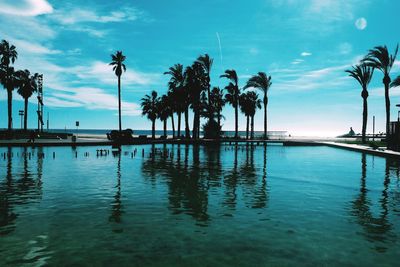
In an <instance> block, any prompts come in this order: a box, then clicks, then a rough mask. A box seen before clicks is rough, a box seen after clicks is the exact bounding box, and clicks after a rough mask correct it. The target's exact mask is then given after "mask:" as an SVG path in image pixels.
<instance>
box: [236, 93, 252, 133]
mask: <svg viewBox="0 0 400 267" xmlns="http://www.w3.org/2000/svg"><path fill="white" fill-rule="evenodd" d="M239 108H240V111H241V112H242V113H243V114H244V115H245V116H246V139H249V125H250V124H249V123H250V111H249V109H250V101H249V98H248V97H247V94H246V93H243V94H241V95H240V96H239Z"/></svg>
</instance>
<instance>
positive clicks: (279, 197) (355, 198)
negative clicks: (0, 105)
mask: <svg viewBox="0 0 400 267" xmlns="http://www.w3.org/2000/svg"><path fill="white" fill-rule="evenodd" d="M98 149H102V148H101V147H78V148H75V149H74V148H61V147H60V148H57V147H48V148H0V155H1V156H2V157H1V158H0V265H1V266H21V265H24V266H45V265H46V266H47V265H51V266H71V265H73V266H75V265H76V266H81V265H90V266H321V265H325V266H344V265H346V266H398V264H399V258H400V179H399V174H400V171H399V162H398V161H396V160H393V159H385V158H381V157H374V156H371V155H365V154H361V153H357V152H351V151H346V150H340V149H335V148H329V147H323V146H321V147H284V146H281V145H268V146H253V147H250V146H248V147H247V146H245V145H239V146H229V145H222V146H217V145H213V146H211V145H210V146H192V145H189V146H185V145H167V146H164V145H156V146H151V145H148V146H125V147H123V148H122V152H121V153H117V154H114V153H112V152H111V151H110V153H108V154H106V153H103V154H102V155H100V154H99V155H97V152H96V150H98ZM103 149H104V148H103ZM142 149H143V152H144V156H142ZM135 150H136V153H134V151H135ZM4 153H5V154H4ZM8 155H10V156H8ZM11 155H12V156H11Z"/></svg>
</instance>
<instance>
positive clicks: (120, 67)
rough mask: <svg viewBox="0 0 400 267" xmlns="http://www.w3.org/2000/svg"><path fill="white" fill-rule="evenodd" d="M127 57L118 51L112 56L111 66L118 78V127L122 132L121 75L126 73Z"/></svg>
mask: <svg viewBox="0 0 400 267" xmlns="http://www.w3.org/2000/svg"><path fill="white" fill-rule="evenodd" d="M125 59H126V56H124V55H123V54H122V51H117V52H115V54H112V55H111V62H110V65H111V66H113V71H114V72H115V75H116V76H117V77H118V125H119V131H121V130H122V122H121V75H122V72H123V71H126V66H125V64H124V61H125Z"/></svg>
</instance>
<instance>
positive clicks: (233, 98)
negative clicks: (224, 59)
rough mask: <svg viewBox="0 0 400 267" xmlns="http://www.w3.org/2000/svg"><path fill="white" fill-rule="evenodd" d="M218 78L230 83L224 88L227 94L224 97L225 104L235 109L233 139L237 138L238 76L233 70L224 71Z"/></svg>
mask: <svg viewBox="0 0 400 267" xmlns="http://www.w3.org/2000/svg"><path fill="white" fill-rule="evenodd" d="M220 78H227V79H229V80H230V83H229V84H228V85H227V86H226V87H225V89H226V90H227V91H228V93H227V94H226V95H225V99H226V102H228V103H229V104H230V105H232V107H233V108H234V109H235V138H238V137H239V135H238V117H239V114H238V107H239V95H240V89H239V86H238V82H239V79H238V76H237V73H236V71H235V70H226V71H225V74H222V75H221V76H220Z"/></svg>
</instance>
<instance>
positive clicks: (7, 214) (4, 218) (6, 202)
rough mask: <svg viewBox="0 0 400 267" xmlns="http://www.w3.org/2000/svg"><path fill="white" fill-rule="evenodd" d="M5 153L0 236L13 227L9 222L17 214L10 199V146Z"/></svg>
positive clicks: (7, 232) (1, 191)
mask: <svg viewBox="0 0 400 267" xmlns="http://www.w3.org/2000/svg"><path fill="white" fill-rule="evenodd" d="M7 153H8V157H7V174H6V180H5V183H4V184H3V183H1V185H0V236H2V235H7V234H9V233H10V232H12V231H13V230H14V229H15V226H14V225H12V226H11V224H12V223H13V221H14V220H15V219H16V218H17V214H15V213H14V212H13V205H12V203H11V200H10V196H11V197H12V194H13V193H12V192H13V188H12V159H11V153H12V150H11V147H9V148H8V150H7ZM7 226H9V227H7ZM3 228H4V229H3Z"/></svg>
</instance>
